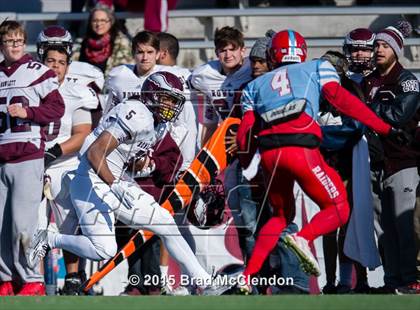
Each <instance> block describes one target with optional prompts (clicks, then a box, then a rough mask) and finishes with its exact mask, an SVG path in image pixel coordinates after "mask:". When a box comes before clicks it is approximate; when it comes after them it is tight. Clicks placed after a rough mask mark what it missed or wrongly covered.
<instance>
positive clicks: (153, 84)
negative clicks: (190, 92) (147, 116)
mask: <svg viewBox="0 0 420 310" xmlns="http://www.w3.org/2000/svg"><path fill="white" fill-rule="evenodd" d="M183 91H184V87H183V86H182V82H181V80H180V79H179V78H178V77H177V76H176V75H174V74H172V73H170V72H166V71H159V72H155V73H153V74H151V75H150V76H149V77H148V78H147V79H146V81H145V82H144V83H143V87H142V88H141V99H142V100H143V102H144V104H145V105H146V106H147V108H148V109H149V110H150V111H151V112H152V113H153V115H154V116H155V117H156V118H157V120H158V121H159V122H162V123H166V122H171V121H175V120H176V119H177V117H178V115H179V113H181V111H182V108H183V106H184V102H185V96H184V94H183Z"/></svg>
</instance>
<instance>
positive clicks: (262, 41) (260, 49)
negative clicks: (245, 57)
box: [249, 29, 276, 59]
mask: <svg viewBox="0 0 420 310" xmlns="http://www.w3.org/2000/svg"><path fill="white" fill-rule="evenodd" d="M275 34H276V32H275V31H274V30H272V29H270V30H267V32H266V33H265V37H264V38H259V39H258V40H257V41H255V43H254V45H253V46H252V48H251V52H249V57H258V58H261V59H267V48H268V46H269V44H270V42H271V38H272V37H273V36H274V35H275Z"/></svg>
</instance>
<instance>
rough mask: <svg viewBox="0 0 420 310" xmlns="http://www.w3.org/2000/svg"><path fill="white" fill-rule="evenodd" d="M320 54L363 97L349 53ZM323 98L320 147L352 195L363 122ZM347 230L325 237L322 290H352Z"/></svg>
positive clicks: (354, 93)
mask: <svg viewBox="0 0 420 310" xmlns="http://www.w3.org/2000/svg"><path fill="white" fill-rule="evenodd" d="M321 58H322V59H326V60H328V61H329V62H330V63H331V64H332V65H333V66H334V67H335V69H336V70H337V73H338V74H339V76H340V81H341V85H342V86H343V87H344V88H345V89H347V90H348V91H349V92H351V93H352V94H353V95H355V96H357V97H358V98H359V99H360V100H361V101H364V97H363V93H362V91H361V89H360V87H359V85H358V84H357V83H356V82H354V81H352V80H351V79H349V78H348V77H347V72H348V68H349V63H348V61H347V59H346V57H345V56H344V55H343V54H341V53H339V52H336V51H328V52H326V53H325V54H324V55H323V56H322V57H321ZM324 101H325V99H323V100H322V101H321V106H320V118H319V123H320V124H321V130H322V136H323V141H322V143H321V147H320V149H321V153H322V155H323V156H324V158H325V161H326V162H327V163H328V164H329V165H330V166H331V167H333V168H334V169H335V170H337V172H338V174H339V175H340V177H341V178H342V180H343V183H344V185H345V187H346V190H347V195H348V197H352V182H351V181H352V159H353V147H354V146H355V144H357V142H358V141H359V140H360V138H361V137H362V131H363V125H362V124H361V123H360V122H358V121H356V120H354V119H352V118H350V117H348V116H345V115H343V114H341V113H339V112H338V111H337V110H336V109H335V108H333V107H332V106H331V105H329V104H328V103H327V102H324ZM349 204H350V207H351V208H352V207H353V202H352V199H349ZM346 230H347V224H345V225H343V226H342V227H340V228H339V229H337V230H335V231H332V232H330V233H328V234H326V235H324V236H323V237H322V245H323V251H324V259H325V260H324V262H325V273H326V278H327V284H326V286H325V287H324V288H323V290H322V292H323V293H324V294H335V293H337V294H346V293H350V290H351V275H352V270H353V261H352V260H351V259H350V258H348V257H347V256H346V255H345V254H344V251H343V249H344V237H345V234H346ZM337 233H338V238H337ZM337 254H338V258H339V266H340V268H339V273H340V280H339V283H338V285H337V286H336V284H335V280H336V269H337Z"/></svg>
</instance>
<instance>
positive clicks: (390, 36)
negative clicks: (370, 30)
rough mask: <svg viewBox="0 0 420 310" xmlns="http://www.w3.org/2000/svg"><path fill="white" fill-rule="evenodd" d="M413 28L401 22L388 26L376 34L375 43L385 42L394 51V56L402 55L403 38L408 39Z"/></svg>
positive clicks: (405, 22) (403, 21)
mask: <svg viewBox="0 0 420 310" xmlns="http://www.w3.org/2000/svg"><path fill="white" fill-rule="evenodd" d="M412 30H413V28H412V27H411V25H410V23H409V22H407V21H405V20H402V21H399V22H398V23H397V24H396V25H395V26H389V27H386V28H385V29H383V30H381V31H379V32H378V33H377V34H376V38H375V41H385V42H386V43H388V45H389V46H391V48H392V49H393V50H394V53H395V56H397V58H398V57H400V56H401V55H402V49H403V46H404V38H406V37H408V36H409V35H410V33H411V31H412Z"/></svg>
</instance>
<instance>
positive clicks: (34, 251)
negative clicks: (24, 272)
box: [25, 229, 50, 269]
mask: <svg viewBox="0 0 420 310" xmlns="http://www.w3.org/2000/svg"><path fill="white" fill-rule="evenodd" d="M47 239H48V231H47V230H46V229H38V231H37V232H36V233H35V235H34V236H33V237H32V241H31V243H30V245H29V247H28V249H26V253H25V254H26V260H27V262H28V266H29V268H31V269H34V268H35V267H36V266H37V265H38V264H39V262H40V261H41V259H42V258H44V257H45V255H46V254H47V252H48V251H49V250H50V246H49V245H48V240H47Z"/></svg>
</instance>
